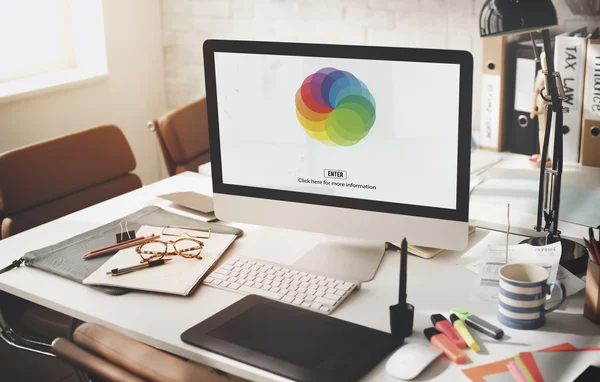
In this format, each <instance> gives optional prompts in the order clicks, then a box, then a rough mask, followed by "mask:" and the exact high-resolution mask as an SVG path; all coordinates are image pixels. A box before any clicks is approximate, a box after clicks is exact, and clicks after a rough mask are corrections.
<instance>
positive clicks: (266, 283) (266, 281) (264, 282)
mask: <svg viewBox="0 0 600 382" xmlns="http://www.w3.org/2000/svg"><path fill="white" fill-rule="evenodd" d="M262 283H263V284H265V285H271V280H265V281H263V282H262Z"/></svg>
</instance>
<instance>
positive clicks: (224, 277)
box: [210, 272, 229, 280]
mask: <svg viewBox="0 0 600 382" xmlns="http://www.w3.org/2000/svg"><path fill="white" fill-rule="evenodd" d="M210 275H211V276H212V277H213V278H215V279H219V280H227V279H228V278H229V277H227V276H225V275H222V274H220V273H214V272H213V273H211V274H210Z"/></svg>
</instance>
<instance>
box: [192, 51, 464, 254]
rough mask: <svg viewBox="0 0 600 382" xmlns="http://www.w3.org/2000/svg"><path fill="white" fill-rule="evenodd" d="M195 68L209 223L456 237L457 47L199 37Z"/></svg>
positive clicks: (456, 240)
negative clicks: (205, 137)
mask: <svg viewBox="0 0 600 382" xmlns="http://www.w3.org/2000/svg"><path fill="white" fill-rule="evenodd" d="M204 66H205V80H206V98H207V108H208V123H209V135H210V150H211V162H212V177H213V192H214V207H215V214H216V216H217V217H218V218H219V219H220V220H223V221H236V222H246V223H254V224H258V225H265V226H273V227H282V228H289V229H297V230H305V231H313V232H321V233H327V234H332V235H338V236H343V237H349V238H355V239H366V240H368V241H372V242H375V243H379V244H380V245H383V243H384V242H399V241H401V240H402V239H403V238H405V237H406V238H407V239H408V241H409V243H410V244H414V245H421V246H428V247H435V248H445V249H464V248H465V247H466V244H467V238H468V216H469V165H470V146H471V102H472V75H473V58H472V56H471V54H470V53H468V52H465V51H451V50H432V49H408V48H391V47H368V46H344V45H321V44H298V43H279V42H250V41H226V40H207V41H206V42H205V43H204ZM348 240H350V239H344V240H342V241H345V242H348ZM381 248H383V247H381ZM329 251H330V249H329ZM342 252H346V251H345V250H344V251H342ZM358 252H359V255H361V254H360V252H362V251H361V250H359V251H358ZM378 252H380V253H378V254H377V256H379V257H378V258H375V261H377V262H378V261H379V260H380V259H381V256H382V255H383V250H379V251H378ZM324 253H325V252H323V254H319V256H321V255H324ZM363 255H365V256H366V254H363ZM377 264H378V263H377ZM361 266H362V265H361Z"/></svg>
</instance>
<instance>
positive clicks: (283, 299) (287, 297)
mask: <svg viewBox="0 0 600 382" xmlns="http://www.w3.org/2000/svg"><path fill="white" fill-rule="evenodd" d="M281 301H285V302H292V301H294V297H292V296H284V297H283V298H282V299H281Z"/></svg>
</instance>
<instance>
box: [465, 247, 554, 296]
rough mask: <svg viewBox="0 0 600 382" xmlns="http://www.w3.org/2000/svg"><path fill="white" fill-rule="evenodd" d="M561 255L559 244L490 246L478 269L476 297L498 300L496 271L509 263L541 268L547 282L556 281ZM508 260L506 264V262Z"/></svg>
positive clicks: (498, 279) (498, 278) (498, 281)
mask: <svg viewBox="0 0 600 382" xmlns="http://www.w3.org/2000/svg"><path fill="white" fill-rule="evenodd" d="M560 255H561V244H560V242H558V243H554V244H550V245H546V246H543V247H536V246H532V245H529V244H519V245H510V246H508V258H507V251H506V246H503V245H490V246H488V254H487V257H486V259H485V263H484V264H483V265H481V266H480V267H479V274H478V278H477V289H476V293H475V294H476V295H477V296H478V297H480V298H483V299H486V300H493V301H495V300H496V299H497V298H498V285H499V283H500V275H499V273H498V271H499V270H500V268H502V266H504V265H506V264H510V263H527V264H536V265H539V266H542V267H544V268H546V270H548V273H549V274H550V277H549V279H548V281H549V282H551V281H554V280H555V279H556V275H557V272H558V263H559V261H560ZM507 259H508V262H507Z"/></svg>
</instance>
